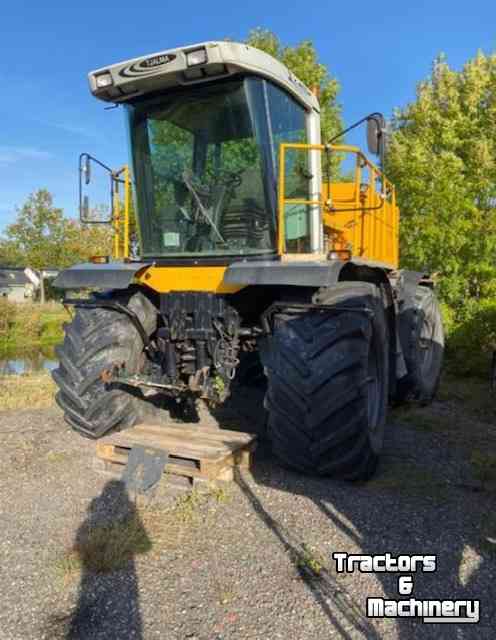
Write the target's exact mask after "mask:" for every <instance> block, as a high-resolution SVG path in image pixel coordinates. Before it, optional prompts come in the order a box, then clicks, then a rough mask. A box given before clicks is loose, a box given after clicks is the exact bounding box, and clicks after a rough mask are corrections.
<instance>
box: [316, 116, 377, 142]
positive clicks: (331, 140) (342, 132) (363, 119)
mask: <svg viewBox="0 0 496 640" xmlns="http://www.w3.org/2000/svg"><path fill="white" fill-rule="evenodd" d="M377 117H382V113H379V112H378V111H375V112H374V113H369V115H368V116H365V118H362V119H361V120H358V121H357V122H355V123H353V124H352V125H350V126H349V127H348V128H347V129H343V131H340V132H339V133H338V134H337V135H335V136H334V137H333V138H331V139H330V140H328V141H327V143H326V144H332V143H333V142H336V140H339V138H342V137H343V136H344V135H345V134H346V133H348V131H352V130H353V129H356V128H357V127H359V126H360V125H361V124H363V123H364V122H367V121H368V120H371V119H372V118H377Z"/></svg>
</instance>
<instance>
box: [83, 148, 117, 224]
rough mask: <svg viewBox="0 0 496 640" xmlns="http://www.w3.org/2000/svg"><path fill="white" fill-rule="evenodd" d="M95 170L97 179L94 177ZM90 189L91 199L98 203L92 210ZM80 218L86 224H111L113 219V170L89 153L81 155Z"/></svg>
mask: <svg viewBox="0 0 496 640" xmlns="http://www.w3.org/2000/svg"><path fill="white" fill-rule="evenodd" d="M92 165H93V166H92ZM93 170H94V171H95V180H93V179H92V178H93V175H92V174H93ZM109 176H110V190H109V186H108V185H109ZM90 183H91V187H89V185H90ZM88 191H89V192H90V193H91V201H92V202H93V203H96V204H94V205H93V208H92V209H91V210H90V196H89V195H88ZM79 219H80V220H81V222H84V223H85V224H109V223H110V222H112V219H113V177H112V170H111V169H110V168H109V167H107V166H106V165H105V164H103V162H100V161H99V160H97V159H96V158H94V157H93V156H91V155H90V154H89V153H82V154H81V155H80V156H79Z"/></svg>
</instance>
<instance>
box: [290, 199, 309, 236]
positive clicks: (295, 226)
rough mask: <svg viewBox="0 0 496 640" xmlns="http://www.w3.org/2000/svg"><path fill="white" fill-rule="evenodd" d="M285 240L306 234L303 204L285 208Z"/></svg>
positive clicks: (305, 209)
mask: <svg viewBox="0 0 496 640" xmlns="http://www.w3.org/2000/svg"><path fill="white" fill-rule="evenodd" d="M285 229H286V240H298V239H299V238H305V237H307V236H308V216H307V207H306V205H304V204H296V205H290V206H289V207H287V208H286V224H285Z"/></svg>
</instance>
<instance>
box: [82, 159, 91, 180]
mask: <svg viewBox="0 0 496 640" xmlns="http://www.w3.org/2000/svg"><path fill="white" fill-rule="evenodd" d="M81 158H82V159H83V162H82V166H81V171H82V172H83V174H84V184H89V183H90V182H91V161H90V157H89V155H88V154H87V153H83V155H82V156H81Z"/></svg>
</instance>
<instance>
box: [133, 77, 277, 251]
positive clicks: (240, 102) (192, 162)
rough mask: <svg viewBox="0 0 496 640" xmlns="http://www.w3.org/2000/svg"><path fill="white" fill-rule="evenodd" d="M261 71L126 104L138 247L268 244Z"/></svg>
mask: <svg viewBox="0 0 496 640" xmlns="http://www.w3.org/2000/svg"><path fill="white" fill-rule="evenodd" d="M265 95H266V88H265V85H264V81H263V80H261V79H260V78H245V79H244V80H238V81H228V82H223V83H219V84H216V85H214V86H208V85H203V86H199V87H195V88H191V87H190V88H189V89H188V91H182V92H178V93H176V94H171V95H167V96H165V97H164V96H160V97H159V98H155V99H152V100H150V99H146V100H143V101H141V102H136V103H134V104H133V105H132V106H129V107H128V118H129V132H130V138H131V151H132V161H133V172H134V186H135V195H136V204H137V210H138V216H139V226H140V235H141V244H142V254H143V256H148V257H168V256H170V257H181V256H184V257H186V256H191V257H194V256H207V255H210V256H223V255H226V256H229V255H250V254H251V255H255V254H266V253H271V252H273V251H275V228H276V223H275V221H276V216H275V205H276V181H275V159H274V158H275V156H274V147H273V144H272V142H271V137H272V136H271V135H270V134H269V130H270V126H269V118H268V117H267V112H266V106H265V105H266V100H265Z"/></svg>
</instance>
